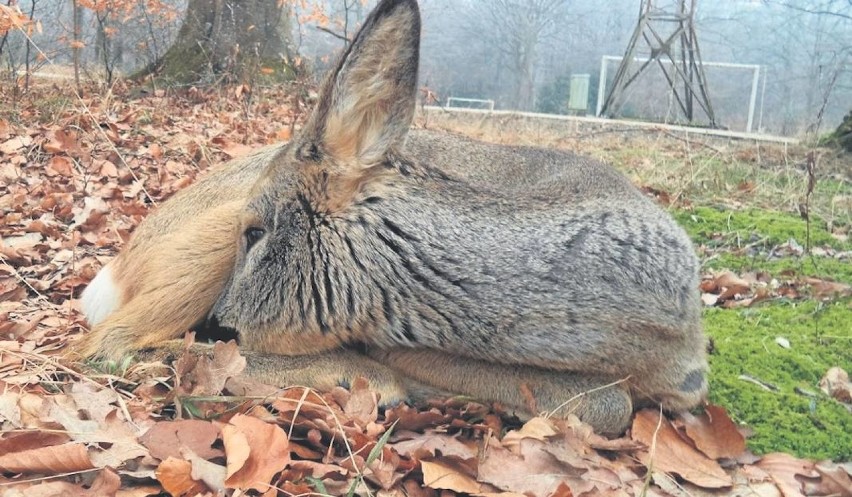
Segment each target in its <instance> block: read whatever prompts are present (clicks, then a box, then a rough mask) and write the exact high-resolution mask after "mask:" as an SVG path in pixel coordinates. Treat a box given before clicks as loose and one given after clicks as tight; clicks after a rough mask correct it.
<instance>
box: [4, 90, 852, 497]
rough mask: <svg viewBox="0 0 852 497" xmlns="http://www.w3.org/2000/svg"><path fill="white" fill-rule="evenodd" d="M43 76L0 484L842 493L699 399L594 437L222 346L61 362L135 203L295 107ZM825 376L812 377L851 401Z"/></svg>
mask: <svg viewBox="0 0 852 497" xmlns="http://www.w3.org/2000/svg"><path fill="white" fill-rule="evenodd" d="M54 90H55V89H54V88H51V87H39V86H36V87H35V88H34V90H33V95H31V99H30V100H25V101H22V102H19V104H18V105H19V109H18V119H17V121H16V122H6V121H3V122H0V178H2V181H0V495H2V496H26V497H39V496H59V495H63V496H65V495H67V496H119V495H124V496H129V495H138V496H142V495H158V494H160V493H162V492H167V493H169V494H171V495H187V496H191V495H247V494H249V495H264V496H272V495H300V494H326V495H341V496H342V495H346V496H350V495H354V494H358V495H387V496H391V495H395V496H402V495H408V496H414V497H438V496H441V497H450V496H452V495H455V494H474V495H482V496H490V495H498V494H503V495H506V496H510V495H527V496H530V497H538V496H542V497H545V496H559V497H567V496H586V495H587V496H593V495H608V496H639V495H746V494H753V493H756V494H758V495H783V496H800V495H841V496H844V497H845V496H849V495H850V472H852V467H850V465H849V464H834V463H831V462H815V461H807V460H801V459H797V458H795V457H793V456H790V455H786V454H769V455H767V456H763V457H756V456H753V455H751V454H750V453H749V452H748V451H747V450H746V448H745V439H744V437H743V435H742V434H741V430H740V427H738V426H737V425H736V424H735V423H734V422H733V421H732V420H731V419H730V418H729V417H728V415H727V414H726V413H725V411H724V409H722V408H721V407H718V406H712V405H708V406H705V408H704V410H703V412H700V413H696V414H686V415H682V416H680V417H677V418H670V417H667V416H665V415H662V414H661V413H659V412H657V411H654V410H643V411H640V412H639V413H637V414H636V417H635V419H634V422H633V425H632V427H631V429H630V430H629V431H628V433H627V434H625V435H624V436H623V437H621V438H616V439H611V440H610V439H605V438H603V437H600V436H598V435H596V434H594V433H593V432H592V430H591V428H590V427H589V426H588V425H585V424H583V423H582V422H580V421H579V420H578V419H576V418H570V417H569V418H568V419H564V420H555V419H547V418H544V417H535V418H532V419H529V420H527V421H526V422H521V421H520V420H518V419H517V418H515V417H514V416H512V415H511V414H510V413H506V412H503V411H501V409H500V406H489V405H482V404H478V403H475V402H467V401H464V400H461V399H444V400H436V401H433V402H431V403H429V404H427V405H418V406H408V405H404V404H403V405H399V406H396V407H392V408H388V409H385V410H382V409H380V408H379V403H378V400H379V398H378V394H377V393H376V392H374V391H373V390H371V389H370V386H369V384H367V382H366V381H364V380H358V381H355V382H353V384H352V388H351V390H346V389H343V388H340V387H338V388H336V389H334V390H332V391H331V392H315V391H312V390H307V389H304V388H300V387H293V388H288V389H279V388H275V387H270V386H263V385H258V384H256V383H253V382H251V381H249V380H247V379H246V378H244V377H242V376H241V374H240V373H241V371H242V369H243V367H244V365H245V360H244V359H243V358H242V357H241V356H240V354H239V351H238V350H237V348H236V346H235V345H234V344H233V343H229V344H217V345H216V346H215V347H214V348H213V351H212V353H211V354H209V355H207V356H194V355H191V354H189V353H188V352H187V353H184V355H183V356H182V357H180V358H179V359H178V361H177V362H176V363H175V364H174V369H170V368H168V367H166V366H165V365H162V364H159V363H138V364H130V363H127V364H112V365H106V366H104V365H101V367H100V368H99V369H97V370H88V371H86V372H85V374H84V373H83V372H80V371H78V370H77V369H74V368H71V367H69V366H68V365H64V364H61V363H60V362H58V361H57V353H58V352H60V351H61V349H62V348H63V347H64V346H65V345H66V344H67V343H68V341H69V340H73V338H74V337H75V336H76V335H78V334H80V333H83V332H85V329H86V328H85V327H86V325H85V321H84V319H83V318H82V316H81V315H80V313H79V310H78V302H77V298H78V296H79V292H80V291H81V289H82V288H83V287H84V286H85V285H86V284H87V283H88V281H90V280H91V279H92V278H93V277H94V275H95V274H96V273H97V270H98V269H99V268H100V267H102V266H103V265H104V264H105V263H106V262H107V261H108V260H109V259H110V257H111V256H112V255H114V254H115V252H116V251H118V250H119V249H120V248H121V246H122V245H123V244H124V243H125V242H126V240H127V238H128V237H129V235H130V233H131V232H132V230H133V228H134V227H135V226H136V225H137V224H138V223H139V222H140V221H141V220H142V219H143V218H144V216H145V215H146V214H147V212H148V211H149V209H150V208H151V207H152V206H154V205H156V204H158V203H160V202H161V201H163V200H165V199H166V198H168V197H169V196H170V195H172V194H173V193H175V192H176V191H178V190H180V189H181V188H184V187H186V186H187V185H188V184H190V183H192V182H193V181H195V180H196V179H197V178H198V177H201V176H202V175H203V174H204V171H205V170H206V169H207V167H209V166H210V165H211V164H214V163H217V162H220V161H222V160H226V159H229V158H231V157H235V156H239V155H242V154H244V153H246V152H247V151H249V150H251V149H252V148H255V147H257V146H261V145H265V144H268V143H272V142H276V141H278V140H279V139H281V137H288V136H290V134H291V133H292V130H293V129H294V128H298V126H299V122H300V121H299V119H301V118H302V117H303V116H302V115H300V114H299V113H297V112H295V111H293V110H292V109H297V108H301V107H302V106H301V105H288V102H293V98H294V97H293V96H292V95H293V94H295V93H296V92H288V91H287V90H281V89H278V90H275V89H263V90H262V91H264V92H266V93H267V95H265V96H266V97H267V98H268V99H270V101H271V100H276V101H278V102H281V105H276V106H271V105H257V106H256V107H255V108H254V109H253V110H252V111H251V112H248V111H247V110H246V109H245V108H244V107H243V106H242V105H241V104H240V102H239V99H236V100H235V99H231V98H220V97H221V95H220V94H218V93H216V92H215V91H204V90H198V89H190V90H187V91H185V92H183V93H179V92H175V93H166V92H163V91H157V92H154V93H152V94H148V95H146V96H143V97H141V98H138V99H131V98H122V95H123V92H125V93H126V92H127V91H128V89H127V88H123V87H122V86H121V84H119V85H118V86H117V87H116V88H115V90H114V91H115V93H116V95H117V96H118V97H119V98H116V99H114V100H112V101H110V102H109V103H105V102H103V101H102V100H100V99H97V98H93V99H90V100H87V101H86V102H85V103H86V105H87V106H88V107H89V109H90V110H91V112H92V115H93V116H94V117H95V121H94V122H93V121H92V120H91V119H90V118H88V117H85V114H84V113H82V112H78V109H76V106H75V105H71V106H69V107H68V108H67V109H65V110H64V111H62V112H60V113H59V115H57V116H53V117H52V118H51V119H50V120H49V121H50V122H49V123H46V124H45V123H43V117H44V116H42V115H41V113H40V111H39V110H38V108H37V106H35V105H32V102H34V101H36V100H37V99H38V98H39V92H41V93H42V96H43V95H45V94H48V93H49V92H51V91H54ZM276 91H278V92H279V93H275V92H276ZM88 94H92V95H96V94H97V93H96V92H95V91H92V92H88ZM124 96H125V97H126V95H124ZM27 102H29V106H28V104H27ZM20 123H36V124H32V125H30V126H24V125H22V124H20ZM104 133H105V134H106V136H107V137H108V140H105V139H104V136H103V134H104ZM119 154H120V155H119ZM701 289H702V292H703V294H704V299H703V300H704V301H705V303H706V304H708V305H720V306H725V307H730V306H747V305H753V304H755V303H757V302H760V301H761V300H765V299H770V298H782V297H783V298H802V297H804V296H810V297H813V298H831V297H833V296H837V295H848V294H849V288H848V286H844V285H841V284H838V283H834V282H830V281H827V280H819V279H816V278H808V279H798V280H796V279H786V280H785V279H777V278H773V277H772V276H770V275H766V274H743V275H736V274H733V273H721V274H715V275H707V276H706V277H705V278H704V280H703V281H702V286H701ZM190 340H191V338H190ZM837 369H839V368H837ZM844 374H845V372H843V371H842V370H841V371H840V372H838V371H834V370H832V371H830V372H829V374H828V375H827V376H826V379H824V381H823V382H821V384H820V386H821V387H822V388H823V389H824V390H825V391H826V392H827V393H828V394H829V395H832V396H834V397H835V398H837V399H838V400H839V401H841V402H848V395H849V394H848V392H849V380H848V375H846V376H844Z"/></svg>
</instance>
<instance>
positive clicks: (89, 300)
mask: <svg viewBox="0 0 852 497" xmlns="http://www.w3.org/2000/svg"><path fill="white" fill-rule="evenodd" d="M81 298H82V301H83V312H84V313H85V314H86V320H87V321H88V322H89V324H90V325H92V326H94V325H96V324H98V323H100V322H101V321H103V320H104V319H106V317H107V316H109V315H110V314H112V312H113V311H114V310H116V309H118V306H119V303H120V299H119V289H118V286H116V284H115V281H114V280H113V277H112V268H110V266H109V265H107V266H106V267H104V268H103V269H101V270H100V271H99V272H98V275H97V276H95V279H93V280H92V282H91V283H89V286H87V287H86V289H85V290H83V295H82V296H81Z"/></svg>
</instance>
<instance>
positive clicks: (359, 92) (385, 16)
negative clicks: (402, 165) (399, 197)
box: [303, 0, 420, 167]
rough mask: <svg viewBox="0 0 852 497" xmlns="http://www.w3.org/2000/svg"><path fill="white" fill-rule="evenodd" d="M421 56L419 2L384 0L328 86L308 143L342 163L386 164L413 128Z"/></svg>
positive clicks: (307, 133)
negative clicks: (383, 160)
mask: <svg viewBox="0 0 852 497" xmlns="http://www.w3.org/2000/svg"><path fill="white" fill-rule="evenodd" d="M419 56H420V13H419V10H418V8H417V2H416V1H415V0H382V1H381V2H380V3H379V5H378V6H377V7H376V8H375V10H373V12H372V13H371V14H370V16H369V17H368V18H367V20H366V21H365V22H364V26H363V27H362V28H361V30H360V31H359V32H358V34H357V35H356V36H355V39H354V40H353V41H352V44H351V45H350V46H349V48H348V49H347V50H346V52H345V53H344V54H343V57H342V58H341V59H340V61H339V62H338V64H337V67H336V69H335V70H334V71H332V73H331V74H330V75H329V76H328V78H327V79H326V81H325V83H324V84H323V87H322V90H321V92H320V98H319V103H318V104H317V108H316V110H315V111H314V113H313V115H312V116H311V118H310V120H309V121H308V123H307V125H306V127H305V133H304V135H303V137H304V139H306V140H308V141H309V142H310V143H311V144H312V145H315V146H316V150H317V151H318V153H320V154H328V155H329V156H330V157H331V158H333V159H334V160H335V162H336V163H337V164H342V165H345V166H348V167H369V166H371V165H374V164H376V163H378V162H380V161H381V160H382V159H383V158H384V157H385V156H386V155H387V153H388V151H389V150H391V149H393V148H395V147H397V146H399V145H400V144H401V142H402V141H403V140H404V139H405V136H406V134H407V133H408V128H409V126H411V121H412V119H413V117H414V109H415V103H416V92H417V68H418V63H419Z"/></svg>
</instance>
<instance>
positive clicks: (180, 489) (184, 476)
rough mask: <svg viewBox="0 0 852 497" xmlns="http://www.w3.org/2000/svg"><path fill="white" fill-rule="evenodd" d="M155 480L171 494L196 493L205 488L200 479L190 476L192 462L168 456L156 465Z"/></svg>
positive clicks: (203, 490)
mask: <svg viewBox="0 0 852 497" xmlns="http://www.w3.org/2000/svg"><path fill="white" fill-rule="evenodd" d="M155 474H156V476H157V481H159V482H160V483H161V484H162V485H163V488H164V489H165V490H166V492H168V493H170V494H172V495H196V494H199V493H202V492H205V491H206V490H207V487H206V486H205V485H204V484H203V483H201V482H200V481H196V480H194V479H193V478H192V463H191V462H189V461H185V460H183V459H177V458H175V457H169V458H168V459H166V460H165V461H163V462H161V463H160V465H159V466H157V471H156V473H155Z"/></svg>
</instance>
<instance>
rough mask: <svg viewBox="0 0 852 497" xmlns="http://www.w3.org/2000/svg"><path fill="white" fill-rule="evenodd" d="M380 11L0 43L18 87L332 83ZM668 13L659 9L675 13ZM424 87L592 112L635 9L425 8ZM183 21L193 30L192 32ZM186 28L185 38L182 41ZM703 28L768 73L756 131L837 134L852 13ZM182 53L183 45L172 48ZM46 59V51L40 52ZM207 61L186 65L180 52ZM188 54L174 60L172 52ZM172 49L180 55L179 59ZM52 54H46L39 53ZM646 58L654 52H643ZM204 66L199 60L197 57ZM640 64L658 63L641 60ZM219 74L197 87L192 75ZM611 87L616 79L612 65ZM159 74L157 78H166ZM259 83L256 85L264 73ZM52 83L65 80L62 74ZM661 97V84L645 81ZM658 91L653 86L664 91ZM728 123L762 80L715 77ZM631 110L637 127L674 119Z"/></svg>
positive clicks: (709, 47)
mask: <svg viewBox="0 0 852 497" xmlns="http://www.w3.org/2000/svg"><path fill="white" fill-rule="evenodd" d="M374 3H375V2H373V1H372V0H298V1H296V0H283V1H282V0H251V1H241V2H232V3H223V2H214V1H212V0H191V2H190V5H189V9H187V5H186V3H185V2H181V1H180V0H178V1H173V0H147V1H144V2H143V1H132V0H77V1H65V0H63V1H57V0H22V1H20V2H18V6H19V8H20V9H21V11H22V12H23V13H24V14H26V15H28V16H29V17H30V18H32V19H35V20H37V21H38V22H39V29H38V30H36V31H34V32H33V33H32V38H31V40H32V42H33V43H28V42H27V39H26V38H25V37H24V36H23V35H22V34H21V33H14V32H13V33H8V34H6V35H5V36H4V37H3V39H2V40H0V60H2V66H3V69H4V72H5V73H6V74H7V75H10V74H16V75H17V74H20V73H19V71H21V70H25V69H27V68H29V69H30V70H36V71H39V70H51V69H47V68H46V66H47V60H48V59H51V60H53V61H54V62H55V63H56V64H59V65H61V66H63V67H66V68H71V67H72V66H74V63H75V60H76V62H77V64H78V66H79V70H80V71H82V72H83V73H84V75H96V76H98V77H102V78H105V79H106V80H108V81H109V80H112V78H114V77H115V76H116V75H118V74H123V75H133V74H140V72H145V71H146V69H147V70H152V69H155V68H162V67H161V66H162V64H163V62H165V63H166V66H168V67H169V68H170V70H169V71H166V72H165V73H161V74H165V75H169V76H173V77H174V78H175V79H177V80H180V81H182V82H185V83H199V82H207V83H210V82H213V81H215V80H216V74H219V73H221V72H222V71H223V70H225V69H226V68H227V66H229V64H232V63H235V62H240V61H241V59H242V58H244V57H245V56H246V55H247V54H250V53H251V52H252V51H254V52H257V53H258V54H259V56H260V61H261V63H262V65H263V66H264V67H263V68H262V69H263V73H265V74H267V75H269V74H276V75H280V76H284V77H288V76H292V75H293V71H296V72H302V73H305V72H310V73H314V72H321V70H322V69H323V68H324V67H325V66H326V65H327V64H328V62H329V55H330V54H332V53H333V52H335V51H336V50H338V49H340V48H342V47H343V46H344V45H345V44H346V43H347V38H349V37H350V36H351V35H352V33H353V32H354V31H355V29H356V28H357V26H358V25H359V22H360V21H361V20H362V19H363V18H364V16H366V15H367V13H368V12H369V10H370V8H371V7H372V5H373V4H374ZM673 3H674V2H671V1H668V0H666V1H663V0H661V1H658V2H656V3H655V5H656V6H657V7H658V8H663V9H665V8H672V7H671V4H673ZM421 4H422V5H421V8H422V11H423V16H424V30H423V55H422V57H423V59H422V60H423V62H422V70H421V83H422V84H423V85H424V86H427V87H429V88H430V89H431V90H433V91H434V92H435V94H436V95H437V96H438V97H439V98H440V99H445V98H447V97H451V96H454V97H472V98H481V99H493V100H495V101H496V107H497V108H498V109H512V110H522V111H537V112H546V113H556V114H561V113H565V112H566V105H565V104H566V102H567V98H568V91H569V84H568V81H569V77H570V76H571V75H572V74H590V75H591V83H590V86H591V88H590V92H589V99H590V109H592V111H593V110H594V105H595V99H596V95H597V87H598V85H599V82H598V79H599V72H600V66H601V57H602V56H604V55H614V56H621V55H623V53H624V48H625V46H626V44H627V41H628V40H629V38H630V35H631V33H632V32H633V29H634V27H635V24H636V20H637V17H638V14H639V4H640V2H638V1H636V0H609V1H607V2H598V1H594V0H530V1H524V2H520V1H512V0H424V1H423V2H421ZM184 21H186V22H184ZM182 25H183V30H184V31H185V33H183V36H180V37H179V36H178V33H179V31H181V26H182ZM696 28H697V32H698V42H699V45H700V49H701V55H702V58H703V60H704V61H705V62H726V63H739V64H756V65H760V66H761V79H760V82H759V87H760V90H759V101H758V109H757V113H758V115H757V116H756V118H755V119H756V124H757V126H756V128H757V127H759V131H761V132H766V133H772V134H781V135H785V136H795V135H798V134H801V133H803V132H809V133H819V132H822V131H826V130H831V129H834V128H835V127H836V126H837V125H838V124H839V123H840V121H841V119H842V118H843V116H844V115H845V113H846V112H848V111H849V110H850V107H851V106H850V104H849V102H852V2H850V1H849V0H725V1H720V2H711V1H704V2H698V8H697V14H696ZM175 40H178V43H177V44H175ZM33 44H35V45H37V46H38V47H39V49H40V50H37V49H35V48H34V45H33ZM182 44H183V45H186V44H189V45H191V46H190V49H193V50H194V49H197V48H198V47H201V48H202V49H203V50H202V52H197V53H195V55H190V56H187V55H186V52H183V51H181V45H182ZM175 45H177V46H175ZM170 49H171V50H170ZM41 51H43V53H41ZM646 52H647V51H646ZM199 53H200V55H199ZM638 55H647V53H644V54H643V53H641V52H640V53H639V54H638ZM176 64H180V65H186V64H190V65H193V64H194V65H195V66H196V67H200V66H204V67H207V68H210V69H212V73H213V74H207V75H203V74H199V73H198V72H196V71H188V70H187V68H185V67H179V68H173V67H172V66H174V65H176ZM610 64H611V67H609V74H610V78H611V75H612V74H613V73H614V70H615V66H614V65H612V64H614V63H613V62H610ZM158 65H159V66H158ZM253 69H254V70H253V71H249V72H250V73H253V74H258V73H260V71H258V68H257V67H254V68H253ZM52 70H55V68H54V69H52ZM648 77H649V78H651V80H650V81H649V84H650V85H655V86H660V83H661V82H662V81H663V80H662V76H661V75H659V74H657V75H656V76H653V75H652V76H648ZM655 77H656V78H658V79H656V80H654V79H653V78H655ZM707 79H708V85H709V91H710V97H711V100H712V101H713V102H714V106H715V107H716V112H717V114H718V115H719V116H720V119H719V121H720V123H721V125H723V126H727V127H730V128H732V129H741V128H742V125H741V122H742V121H743V120H744V119H745V117H744V116H745V110H744V109H745V108H746V107H747V105H748V98H749V93H750V91H751V83H752V73H751V72H750V71H746V70H742V69H723V68H714V67H709V68H707ZM666 102H667V100H666V98H665V94H662V97H661V98H659V99H657V101H655V102H649V101H647V99H643V98H639V97H637V98H634V99H632V100H630V99H629V98H628V102H627V103H626V105H625V108H624V112H625V114H626V115H628V116H635V117H648V116H659V115H664V114H665V113H666V112H667V109H665V108H663V109H659V108H657V107H660V106H663V107H665V106H666Z"/></svg>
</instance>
